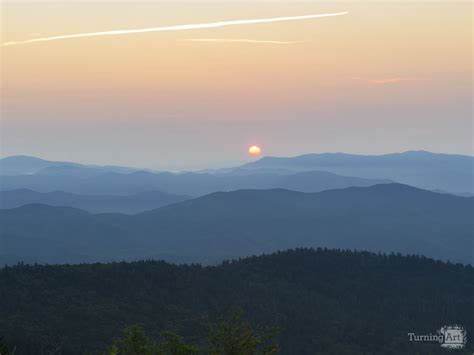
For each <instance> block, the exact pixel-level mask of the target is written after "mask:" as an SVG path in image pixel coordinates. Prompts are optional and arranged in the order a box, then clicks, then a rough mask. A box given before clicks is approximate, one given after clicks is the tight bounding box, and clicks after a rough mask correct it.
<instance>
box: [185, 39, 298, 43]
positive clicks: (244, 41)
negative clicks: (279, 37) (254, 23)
mask: <svg viewBox="0 0 474 355" xmlns="http://www.w3.org/2000/svg"><path fill="white" fill-rule="evenodd" d="M183 41H187V42H214V43H268V44H294V43H303V42H305V41H272V40H259V39H246V38H187V39H183Z"/></svg>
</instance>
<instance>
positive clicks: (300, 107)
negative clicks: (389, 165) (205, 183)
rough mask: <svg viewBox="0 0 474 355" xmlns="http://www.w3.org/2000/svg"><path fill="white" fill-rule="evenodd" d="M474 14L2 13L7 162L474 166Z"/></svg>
mask: <svg viewBox="0 0 474 355" xmlns="http://www.w3.org/2000/svg"><path fill="white" fill-rule="evenodd" d="M472 6H473V5H472V3H470V2H457V1H451V2H447V1H445V2H427V1H423V2H414V1H405V2H374V1H373V2H355V1H351V2H343V1H332V2H323V1H318V2H310V1H308V2H260V3H256V2H224V1H222V2H199V1H196V0H194V1H192V2H191V1H188V2H156V1H155V2H153V1H148V2H127V1H123V2H113V1H101V2H95V1H83V2H70V1H67V2H66V1H56V2H46V1H35V2H33V1H20V2H18V1H3V2H2V3H1V9H2V28H1V42H2V44H3V45H2V46H1V47H0V50H1V58H0V60H1V71H2V73H1V74H2V79H1V84H2V95H1V99H2V102H1V156H9V155H14V154H26V155H34V156H39V157H43V158H47V159H53V160H70V161H77V162H82V163H91V164H92V163H93V164H116V165H127V166H140V167H147V168H154V169H157V168H158V169H170V170H184V169H200V168H210V167H223V166H232V165H234V164H237V163H242V162H246V161H250V160H252V159H255V158H252V157H251V156H249V155H248V153H247V148H248V147H249V146H251V145H253V144H256V145H259V146H260V147H261V149H262V153H263V155H271V156H293V155H299V154H305V153H320V152H349V153H359V154H383V153H389V152H400V151H406V150H418V149H423V150H429V151H434V152H446V153H458V154H467V155H472V154H473V146H472V138H473V126H472V77H473V76H472V74H473V73H472V52H471V50H472V15H473V9H472ZM339 12H348V13H347V14H344V15H339V16H332V17H321V18H311V19H298V20H291V21H279V22H270V23H268V22H267V23H254V24H235V25H232V26H223V27H215V28H195V29H186V30H179V31H162V32H148V33H135V34H119V35H107V36H91V37H84V38H67V39H61V40H54V41H43V42H34V41H33V42H31V43H23V44H21V43H17V44H14V45H11V44H12V43H11V42H21V41H30V40H33V39H38V38H49V37H53V36H64V35H71V34H81V33H91V32H103V31H111V30H130V29H146V28H156V27H163V26H177V25H189V24H206V23H215V22H222V21H235V20H247V19H269V18H277V17H289V16H290V17H291V16H305V15H311V14H327V13H339ZM9 43H10V45H7V44H9Z"/></svg>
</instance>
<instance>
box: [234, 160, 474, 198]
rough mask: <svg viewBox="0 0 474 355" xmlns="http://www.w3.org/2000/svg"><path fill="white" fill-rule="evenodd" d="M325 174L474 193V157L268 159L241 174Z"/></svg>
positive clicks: (246, 167)
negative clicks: (265, 171)
mask: <svg viewBox="0 0 474 355" xmlns="http://www.w3.org/2000/svg"><path fill="white" fill-rule="evenodd" d="M242 169H247V170H259V169H280V170H287V171H293V172H295V171H298V172H299V171H310V170H325V171H329V172H333V173H335V174H341V175H348V176H357V177H363V178H371V179H374V178H375V179H391V180H393V181H397V182H399V183H404V184H408V185H412V186H417V187H420V188H425V189H429V190H435V189H440V190H446V191H449V192H457V193H465V192H470V193H472V192H474V185H473V181H474V157H472V156H464V155H455V154H436V153H430V152H425V151H408V152H404V153H394V154H385V155H355V154H344V153H324V154H306V155H301V156H297V157H288V158H287V157H264V158H262V159H260V160H258V161H256V162H252V163H248V164H245V165H243V166H241V167H239V170H242Z"/></svg>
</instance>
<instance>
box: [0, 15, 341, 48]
mask: <svg viewBox="0 0 474 355" xmlns="http://www.w3.org/2000/svg"><path fill="white" fill-rule="evenodd" d="M348 13H349V12H348V11H345V12H334V13H326V14H314V15H304V16H286V17H272V18H260V19H250V20H231V21H219V22H209V23H198V24H188V25H177V26H163V27H151V28H142V29H135V30H113V31H103V32H88V33H77V34H70V35H61V36H52V37H42V38H33V39H29V40H25V41H10V42H4V43H3V46H15V45H19V44H29V43H36V42H49V41H57V40H61V39H73V38H84V37H97V36H118V35H128V34H135V33H148V32H162V31H185V30H197V29H203V28H217V27H224V26H237V25H253V24H259V23H272V22H281V21H298V20H309V19H314V18H320V17H332V16H341V15H346V14H348Z"/></svg>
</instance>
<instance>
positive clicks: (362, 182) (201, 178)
mask: <svg viewBox="0 0 474 355" xmlns="http://www.w3.org/2000/svg"><path fill="white" fill-rule="evenodd" d="M55 170H56V171H57V168H55ZM65 170H69V168H68V169H64V170H63V172H64V171H65ZM69 171H70V170H69ZM388 182H390V180H384V179H364V178H354V177H348V176H340V175H336V174H333V173H328V172H325V171H310V172H301V173H295V174H290V175H278V174H270V173H260V172H259V171H255V172H253V173H252V174H247V175H214V174H205V173H182V174H174V173H168V172H167V173H157V174H155V173H150V172H145V171H140V172H134V173H128V174H123V173H116V172H106V173H101V174H93V175H85V173H81V170H80V171H79V172H72V173H71V174H45V173H44V172H39V173H36V174H31V175H17V176H3V177H2V179H1V187H2V190H16V189H23V188H27V189H31V190H35V191H39V192H51V191H57V190H61V191H66V192H70V193H76V194H101V195H103V194H106V195H131V194H137V193H143V192H146V191H162V192H166V193H169V194H178V195H189V196H202V195H206V194H209V193H211V192H216V191H233V190H239V189H272V188H285V189H291V190H295V191H302V192H319V191H323V190H328V189H335V188H344V187H350V186H371V185H375V184H380V183H388ZM32 202H34V201H32Z"/></svg>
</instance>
